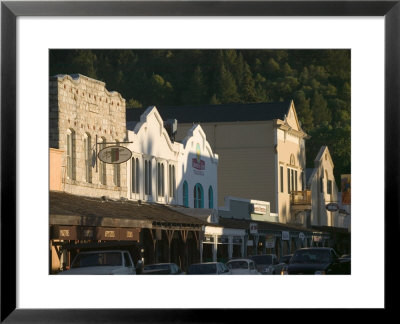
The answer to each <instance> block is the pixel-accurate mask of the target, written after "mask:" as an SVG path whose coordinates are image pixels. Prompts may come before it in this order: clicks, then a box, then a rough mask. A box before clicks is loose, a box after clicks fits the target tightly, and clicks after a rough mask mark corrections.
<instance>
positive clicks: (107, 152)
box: [97, 146, 132, 164]
mask: <svg viewBox="0 0 400 324" xmlns="http://www.w3.org/2000/svg"><path fill="white" fill-rule="evenodd" d="M97 156H98V157H99V159H100V161H102V162H104V163H109V164H119V163H123V162H126V161H128V160H129V159H130V158H131V156H132V152H131V151H130V150H129V149H127V148H126V147H122V146H108V147H105V148H103V149H102V150H101V151H100V152H99V153H98V154H97Z"/></svg>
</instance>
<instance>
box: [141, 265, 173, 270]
mask: <svg viewBox="0 0 400 324" xmlns="http://www.w3.org/2000/svg"><path fill="white" fill-rule="evenodd" d="M144 270H169V265H168V264H149V265H147V266H145V267H144Z"/></svg>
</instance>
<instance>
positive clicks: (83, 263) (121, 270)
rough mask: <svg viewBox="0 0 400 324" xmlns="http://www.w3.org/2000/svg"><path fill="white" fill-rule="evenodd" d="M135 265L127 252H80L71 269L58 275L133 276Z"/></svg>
mask: <svg viewBox="0 0 400 324" xmlns="http://www.w3.org/2000/svg"><path fill="white" fill-rule="evenodd" d="M134 274H136V269H135V265H134V263H133V261H132V257H131V255H130V253H129V252H128V251H122V250H104V251H88V252H80V253H78V254H77V255H76V257H75V258H74V260H73V261H72V263H71V268H70V269H69V270H66V271H62V272H60V273H59V275H134Z"/></svg>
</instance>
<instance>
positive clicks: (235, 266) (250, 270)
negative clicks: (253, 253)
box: [226, 259, 261, 275]
mask: <svg viewBox="0 0 400 324" xmlns="http://www.w3.org/2000/svg"><path fill="white" fill-rule="evenodd" d="M226 265H227V267H228V268H229V269H230V270H231V272H232V274H234V275H235V274H238V275H244V274H247V275H255V274H261V273H259V272H258V271H257V268H256V264H255V262H254V261H253V260H251V259H232V260H229V261H228V262H227V263H226Z"/></svg>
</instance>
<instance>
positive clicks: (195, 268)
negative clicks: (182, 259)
mask: <svg viewBox="0 0 400 324" xmlns="http://www.w3.org/2000/svg"><path fill="white" fill-rule="evenodd" d="M188 273H189V274H209V273H212V274H216V273H217V265H216V264H192V265H191V266H190V267H189V270H188Z"/></svg>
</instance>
